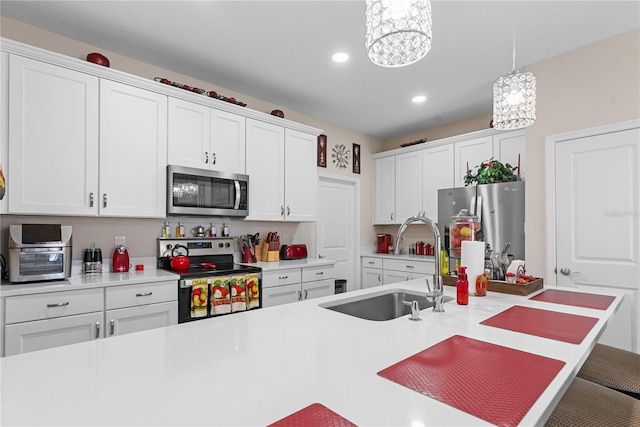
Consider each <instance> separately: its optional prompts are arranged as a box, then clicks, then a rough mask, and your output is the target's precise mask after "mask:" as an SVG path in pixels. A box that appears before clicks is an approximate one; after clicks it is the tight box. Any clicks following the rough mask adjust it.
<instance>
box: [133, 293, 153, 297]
mask: <svg viewBox="0 0 640 427" xmlns="http://www.w3.org/2000/svg"><path fill="white" fill-rule="evenodd" d="M150 295H153V292H144V293H142V294H136V296H137V297H148V296H150Z"/></svg>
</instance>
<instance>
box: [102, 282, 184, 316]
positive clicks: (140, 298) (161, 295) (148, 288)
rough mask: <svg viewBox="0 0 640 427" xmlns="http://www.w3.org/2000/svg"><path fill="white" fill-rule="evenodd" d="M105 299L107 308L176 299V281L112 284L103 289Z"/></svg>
mask: <svg viewBox="0 0 640 427" xmlns="http://www.w3.org/2000/svg"><path fill="white" fill-rule="evenodd" d="M105 299H106V300H105V306H106V309H107V310H112V309H114V308H125V307H135V306H138V305H147V304H155V303H159V302H168V301H176V300H177V299H178V282H177V281H172V282H150V283H141V284H138V285H128V286H126V285H125V286H112V287H109V288H106V289H105Z"/></svg>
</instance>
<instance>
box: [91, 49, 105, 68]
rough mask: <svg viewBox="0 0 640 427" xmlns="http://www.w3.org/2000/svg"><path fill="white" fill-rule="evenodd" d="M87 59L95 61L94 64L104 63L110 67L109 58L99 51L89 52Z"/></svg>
mask: <svg viewBox="0 0 640 427" xmlns="http://www.w3.org/2000/svg"><path fill="white" fill-rule="evenodd" d="M87 61H89V62H93V63H94V64H98V65H102V66H103V67H109V65H110V64H109V58H107V57H106V56H104V55H102V54H101V53H97V52H92V53H90V54H88V55H87Z"/></svg>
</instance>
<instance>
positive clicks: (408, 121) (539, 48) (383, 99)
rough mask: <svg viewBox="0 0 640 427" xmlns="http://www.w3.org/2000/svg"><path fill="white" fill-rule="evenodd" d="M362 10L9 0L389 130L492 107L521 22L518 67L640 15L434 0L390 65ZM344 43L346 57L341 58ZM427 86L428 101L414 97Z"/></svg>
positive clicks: (349, 123)
mask: <svg viewBox="0 0 640 427" xmlns="http://www.w3.org/2000/svg"><path fill="white" fill-rule="evenodd" d="M364 11H365V3H364V0H362V1H114V0H112V1H55V0H51V1H11V0H2V1H1V3H0V13H1V14H2V15H5V16H8V17H10V18H13V19H16V20H19V21H23V22H26V23H29V24H32V25H34V26H37V27H41V28H45V29H48V30H50V31H53V32H56V33H59V34H63V35H65V36H68V37H71V38H73V39H77V40H81V41H83V42H86V43H89V44H92V45H95V46H98V47H102V48H104V49H108V50H111V51H114V52H118V53H120V54H123V55H126V56H129V57H134V58H137V59H140V60H142V61H144V62H148V63H151V64H155V65H157V66H160V67H164V68H167V69H170V70H173V71H176V72H179V73H181V74H186V75H189V76H193V77H195V78H198V79H200V80H204V81H208V82H211V83H214V84H216V85H218V86H222V87H225V88H228V89H231V90H234V91H237V92H240V93H244V94H246V95H249V96H252V97H256V98H259V99H263V100H266V101H269V102H272V103H274V104H276V105H279V106H281V107H282V108H283V109H284V110H285V114H286V109H287V108H290V109H292V110H296V111H298V112H301V113H305V114H308V115H310V116H313V117H316V118H319V119H322V120H326V121H327V122H330V123H334V124H337V125H340V126H343V127H346V128H350V129H354V130H356V131H359V132H362V133H364V134H368V135H372V136H375V137H378V138H381V139H388V138H392V137H394V136H399V135H404V134H407V133H409V132H413V131H418V130H421V129H426V128H429V127H433V126H437V125H440V124H445V123H449V122H453V121H457V120H461V119H465V118H469V117H473V116H477V115H480V114H486V113H491V111H492V85H493V83H494V81H495V80H496V79H497V78H498V77H500V76H501V75H504V74H508V73H509V72H510V71H511V52H512V30H513V25H514V22H515V27H516V49H517V55H516V68H522V67H524V66H526V65H527V64H532V63H535V62H538V61H541V60H544V59H546V58H549V57H552V56H554V55H558V54H560V53H563V52H566V51H569V50H572V49H575V48H577V47H580V46H585V45H588V44H591V43H594V42H596V41H599V40H602V39H605V38H608V37H611V36H613V35H616V34H620V33H623V32H626V31H629V30H631V29H634V28H638V27H640V2H639V1H530V2H528V1H516V2H515V7H514V2H507V1H437V0H435V1H432V12H433V46H432V49H431V51H430V52H429V54H428V55H427V56H426V57H425V58H424V59H422V60H421V61H419V62H417V63H415V64H413V65H410V66H408V67H403V68H398V69H388V68H382V67H378V66H376V65H374V64H372V63H371V62H370V61H369V59H368V57H367V55H366V52H365V48H364V36H365V27H364V23H365V17H364ZM514 16H515V18H514ZM339 50H341V51H345V52H348V53H349V55H350V56H351V58H350V60H349V61H348V62H347V63H343V64H336V63H333V62H332V61H331V59H330V58H331V55H332V54H333V53H334V52H336V51H339ZM594 60H597V58H594ZM181 83H185V84H189V82H181ZM205 89H206V88H205ZM417 94H423V95H426V96H427V102H426V103H424V104H421V105H413V104H412V102H411V98H412V97H413V96H414V95H417ZM248 107H249V108H251V105H249V106H248Z"/></svg>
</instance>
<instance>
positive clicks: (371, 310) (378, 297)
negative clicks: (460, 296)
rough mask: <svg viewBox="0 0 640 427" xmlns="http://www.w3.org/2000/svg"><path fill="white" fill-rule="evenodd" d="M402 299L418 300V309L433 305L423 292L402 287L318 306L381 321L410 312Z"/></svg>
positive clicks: (448, 299) (409, 308) (445, 298)
mask: <svg viewBox="0 0 640 427" xmlns="http://www.w3.org/2000/svg"><path fill="white" fill-rule="evenodd" d="M451 300H453V298H451V297H447V296H445V297H444V302H448V301H451ZM403 301H407V302H411V301H418V304H419V305H420V310H424V309H425V308H432V307H433V303H431V302H429V301H428V300H427V298H426V297H425V296H424V294H421V293H418V292H415V291H407V290H403V289H389V290H387V291H382V292H376V293H373V294H367V295H362V296H359V297H353V298H347V299H344V300H340V301H331V302H326V303H323V304H320V307H323V308H327V309H329V310H333V311H337V312H339V313H344V314H348V315H349V316H355V317H359V318H361V319H365V320H376V321H383V320H391V319H395V318H396V317H401V316H404V315H408V314H410V313H411V307H409V306H408V305H405V304H404V303H403Z"/></svg>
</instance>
